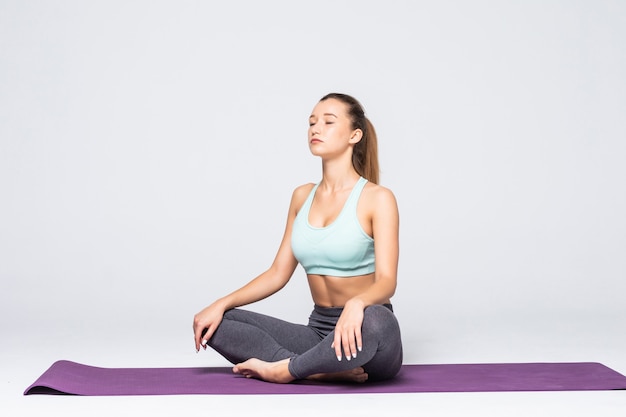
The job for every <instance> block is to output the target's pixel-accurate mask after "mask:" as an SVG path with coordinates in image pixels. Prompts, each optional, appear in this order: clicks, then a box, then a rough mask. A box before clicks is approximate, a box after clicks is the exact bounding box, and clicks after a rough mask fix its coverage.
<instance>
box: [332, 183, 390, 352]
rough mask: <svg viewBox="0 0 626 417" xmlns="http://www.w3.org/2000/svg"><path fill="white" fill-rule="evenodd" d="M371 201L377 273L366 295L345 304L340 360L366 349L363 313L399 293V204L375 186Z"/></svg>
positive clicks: (337, 342)
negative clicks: (362, 337)
mask: <svg viewBox="0 0 626 417" xmlns="http://www.w3.org/2000/svg"><path fill="white" fill-rule="evenodd" d="M372 191H373V192H372V194H371V196H370V198H371V199H368V202H369V204H368V206H369V207H371V213H372V214H371V219H372V235H373V237H374V254H375V259H376V261H375V262H376V271H375V272H374V283H373V284H372V285H371V286H370V287H369V288H368V289H367V291H365V292H363V293H361V294H359V295H357V296H355V297H353V298H351V299H350V300H348V302H346V304H345V306H344V310H343V312H342V314H341V317H340V318H339V321H338V322H337V325H336V326H335V339H334V344H333V346H334V349H335V353H336V355H337V359H338V360H341V358H342V351H343V352H344V353H345V357H346V359H347V360H350V359H351V358H353V357H356V356H357V353H358V351H360V350H361V348H362V346H363V341H362V339H361V325H362V324H363V311H364V310H365V308H366V307H367V306H370V305H373V304H382V303H385V302H388V300H389V299H390V298H391V297H392V296H393V294H394V293H395V291H396V285H397V275H398V256H399V225H400V216H399V213H398V204H397V202H396V198H395V197H394V195H393V193H392V192H391V191H390V190H388V189H387V188H384V187H380V186H376V188H375V189H373V190H372Z"/></svg>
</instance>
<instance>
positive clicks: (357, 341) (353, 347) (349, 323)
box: [332, 299, 364, 360]
mask: <svg viewBox="0 0 626 417" xmlns="http://www.w3.org/2000/svg"><path fill="white" fill-rule="evenodd" d="M363 310H364V306H363V303H362V302H361V301H359V300H355V299H352V300H348V302H347V303H346V305H345V306H344V308H343V312H342V313H341V316H339V320H337V325H336V326H335V339H334V341H333V344H332V347H333V348H334V349H335V354H336V355H337V360H341V358H342V350H343V353H344V354H345V356H346V359H347V360H350V359H352V358H356V356H357V352H360V351H361V349H362V348H363V341H362V339H361V326H362V325H363Z"/></svg>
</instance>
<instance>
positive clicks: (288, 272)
mask: <svg viewBox="0 0 626 417" xmlns="http://www.w3.org/2000/svg"><path fill="white" fill-rule="evenodd" d="M303 194H304V193H303V187H299V188H297V189H296V190H295V191H294V193H293V195H292V197H291V203H290V206H289V214H288V216H287V225H286V227H285V233H284V235H283V238H282V241H281V244H280V247H279V248H278V252H277V254H276V257H275V258H274V262H273V263H272V265H271V266H270V267H269V269H267V270H266V271H265V272H263V273H262V274H260V275H259V276H257V277H256V278H254V279H253V280H252V281H250V282H248V283H247V284H246V285H244V286H243V287H241V288H239V289H238V290H236V291H234V292H232V293H230V294H228V295H226V296H225V297H222V298H220V299H218V300H216V301H215V302H214V303H213V304H211V305H209V306H208V307H206V308H205V309H203V310H202V311H200V312H199V313H198V314H196V315H195V316H194V319H193V331H194V341H195V344H196V351H197V350H199V349H200V346H202V347H204V348H206V342H207V341H208V340H209V339H210V338H211V336H212V335H213V333H214V332H215V329H217V327H218V326H219V324H220V323H221V321H222V317H223V315H224V312H225V311H227V310H230V309H231V308H235V307H239V306H243V305H246V304H251V303H254V302H256V301H259V300H262V299H264V298H267V297H269V296H270V295H272V294H275V293H276V292H278V291H279V290H280V289H281V288H283V287H284V286H285V285H286V284H287V282H289V280H290V279H291V276H292V274H293V272H294V270H295V269H296V266H297V265H298V262H297V260H296V259H295V257H294V256H293V252H292V251H291V230H292V227H293V221H294V219H295V217H296V214H297V212H298V209H299V207H300V206H301V205H302V203H303V202H304V199H303V197H302V196H303ZM304 198H306V195H304ZM205 330H206V332H205Z"/></svg>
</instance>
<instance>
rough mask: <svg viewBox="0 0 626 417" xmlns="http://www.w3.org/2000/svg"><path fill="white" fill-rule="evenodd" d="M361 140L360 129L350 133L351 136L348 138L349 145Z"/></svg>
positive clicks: (361, 132)
mask: <svg viewBox="0 0 626 417" xmlns="http://www.w3.org/2000/svg"><path fill="white" fill-rule="evenodd" d="M361 139H363V131H362V130H361V129H354V131H352V135H351V136H350V143H351V144H353V145H354V144H357V143H359V142H360V141H361Z"/></svg>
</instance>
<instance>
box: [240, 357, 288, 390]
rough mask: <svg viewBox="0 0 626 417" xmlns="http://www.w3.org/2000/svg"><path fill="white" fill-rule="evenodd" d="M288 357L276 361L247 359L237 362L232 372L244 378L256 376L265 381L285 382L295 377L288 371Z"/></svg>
mask: <svg viewBox="0 0 626 417" xmlns="http://www.w3.org/2000/svg"><path fill="white" fill-rule="evenodd" d="M288 366H289V359H283V360H282V361H278V362H265V361H262V360H260V359H255V358H252V359H248V360H247V361H245V362H242V363H238V364H237V365H235V367H234V368H233V372H234V373H236V374H240V375H243V376H245V377H246V378H256V379H261V380H263V381H267V382H275V383H278V384H286V383H288V382H291V381H293V380H294V379H295V378H294V377H293V376H292V375H291V374H290V373H289V368H288Z"/></svg>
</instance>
